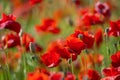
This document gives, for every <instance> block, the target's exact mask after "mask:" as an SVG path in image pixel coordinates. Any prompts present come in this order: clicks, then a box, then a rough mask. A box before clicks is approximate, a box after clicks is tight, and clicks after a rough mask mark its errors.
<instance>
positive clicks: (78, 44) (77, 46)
mask: <svg viewBox="0 0 120 80" xmlns="http://www.w3.org/2000/svg"><path fill="white" fill-rule="evenodd" d="M66 41H67V46H68V47H69V48H70V49H71V50H73V51H74V52H75V53H77V54H80V52H81V50H83V49H85V43H84V42H83V41H82V40H80V39H79V38H77V37H72V36H70V37H68V38H67V40H66Z"/></svg>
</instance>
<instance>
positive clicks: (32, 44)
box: [29, 42, 36, 53]
mask: <svg viewBox="0 0 120 80" xmlns="http://www.w3.org/2000/svg"><path fill="white" fill-rule="evenodd" d="M29 48H30V51H31V52H32V53H34V52H35V50H36V44H35V43H34V42H30V43H29Z"/></svg>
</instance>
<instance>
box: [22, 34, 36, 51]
mask: <svg viewBox="0 0 120 80" xmlns="http://www.w3.org/2000/svg"><path fill="white" fill-rule="evenodd" d="M30 42H35V40H34V38H33V37H32V36H31V35H30V34H27V33H24V34H23V35H22V45H24V46H25V48H26V50H27V51H28V50H29V44H30Z"/></svg>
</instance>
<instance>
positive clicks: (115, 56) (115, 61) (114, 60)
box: [111, 51, 120, 67]
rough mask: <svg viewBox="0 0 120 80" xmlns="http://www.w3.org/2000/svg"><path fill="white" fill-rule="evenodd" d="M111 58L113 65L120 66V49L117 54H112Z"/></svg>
mask: <svg viewBox="0 0 120 80" xmlns="http://www.w3.org/2000/svg"><path fill="white" fill-rule="evenodd" d="M111 60H112V66H113V67H119V66H120V63H119V62H120V51H118V52H116V53H115V54H113V55H112V56H111Z"/></svg>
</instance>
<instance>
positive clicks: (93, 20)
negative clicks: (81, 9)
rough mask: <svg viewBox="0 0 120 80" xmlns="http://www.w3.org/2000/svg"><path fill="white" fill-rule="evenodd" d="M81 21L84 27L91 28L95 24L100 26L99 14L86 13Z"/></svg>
mask: <svg viewBox="0 0 120 80" xmlns="http://www.w3.org/2000/svg"><path fill="white" fill-rule="evenodd" d="M81 21H82V22H83V24H84V25H85V26H91V25H95V24H101V23H102V20H101V18H100V14H97V13H94V14H93V13H86V14H84V15H83V17H82V19H81Z"/></svg>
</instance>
